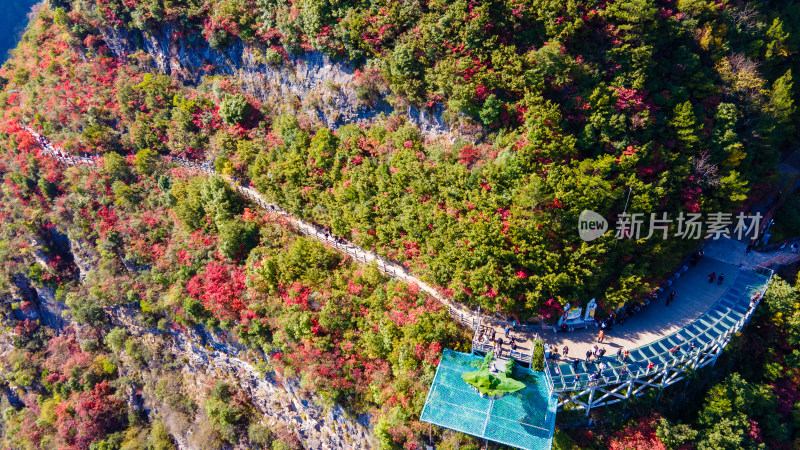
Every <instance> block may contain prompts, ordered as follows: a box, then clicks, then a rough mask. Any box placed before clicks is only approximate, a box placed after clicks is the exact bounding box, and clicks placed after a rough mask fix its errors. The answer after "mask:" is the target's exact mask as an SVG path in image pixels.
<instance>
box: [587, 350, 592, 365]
mask: <svg viewBox="0 0 800 450" xmlns="http://www.w3.org/2000/svg"><path fill="white" fill-rule="evenodd" d="M590 359H592V351H591V350H586V362H589V360H590Z"/></svg>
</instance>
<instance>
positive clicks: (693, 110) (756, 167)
mask: <svg viewBox="0 0 800 450" xmlns="http://www.w3.org/2000/svg"><path fill="white" fill-rule="evenodd" d="M52 6H53V8H54V10H53V11H52V12H50V11H48V12H47V13H45V14H43V16H42V19H41V21H40V22H39V23H38V24H37V25H36V26H35V27H34V28H33V29H32V30H31V31H30V32H29V34H28V36H27V38H26V39H27V40H28V41H29V42H33V41H38V40H44V41H45V42H47V43H48V44H46V45H45V46H48V45H50V44H49V43H52V44H55V43H56V42H62V44H59V45H60V47H59V49H58V51H56V52H55V53H54V52H52V51H45V50H44V48H43V47H37V48H32V49H31V50H30V51H31V52H34V54H30V55H29V56H30V58H25V59H18V60H16V61H13V62H11V63H9V64H8V65H7V66H6V67H5V68H4V71H3V73H4V75H3V76H4V77H5V78H6V79H8V85H9V87H11V86H16V85H20V87H23V86H22V85H23V84H24V87H23V89H22V92H21V93H20V94H19V97H17V98H16V99H15V100H16V101H17V102H18V104H19V105H21V111H20V115H21V116H25V115H27V117H31V118H32V119H33V120H34V123H35V124H36V125H37V126H41V127H42V128H43V129H44V130H45V131H46V132H47V134H48V135H52V136H53V138H55V139H57V140H58V141H60V142H61V143H63V144H64V145H65V146H66V147H67V148H70V149H72V150H73V151H75V152H78V153H80V152H92V153H94V152H100V153H105V152H121V153H123V154H124V153H125V152H127V151H137V152H138V151H143V150H147V151H152V152H157V153H161V154H168V153H171V154H173V155H190V156H201V157H205V158H208V159H210V160H212V161H213V162H214V164H215V166H216V167H217V168H218V169H220V170H222V171H223V173H227V174H233V175H236V176H238V177H242V178H246V179H248V180H250V181H252V182H253V183H254V184H255V186H256V187H257V188H258V189H259V190H260V191H261V192H263V193H265V194H266V195H267V197H268V198H269V199H271V200H275V201H277V202H278V203H279V204H282V205H285V206H286V207H288V208H289V209H290V210H291V211H292V212H294V213H296V214H298V215H299V216H301V217H304V218H307V219H310V220H312V221H315V222H317V223H320V224H323V225H325V226H326V227H329V228H330V230H332V231H333V232H334V233H335V234H337V235H341V236H344V237H346V238H351V239H353V240H354V241H355V242H357V243H358V244H360V245H361V246H363V247H366V248H374V249H375V250H377V251H378V252H380V253H382V254H384V255H386V256H389V257H391V258H394V259H398V260H401V261H405V262H406V263H407V264H408V265H409V266H410V267H411V268H412V270H413V271H414V272H416V273H419V274H421V275H422V276H423V277H424V278H425V279H426V280H427V281H430V282H432V283H433V284H434V285H436V286H440V287H441V288H442V289H443V290H444V292H446V293H447V294H448V295H451V296H453V297H454V298H455V299H457V300H459V301H461V302H464V303H466V304H468V305H472V306H476V305H481V306H483V308H484V309H486V310H501V311H506V312H517V313H522V315H523V316H524V317H528V316H532V315H537V314H538V313H540V312H541V308H543V307H545V304H551V305H552V304H554V303H560V304H564V303H566V302H567V301H570V302H573V303H574V302H576V301H577V302H585V301H586V300H587V299H589V298H592V297H597V298H599V299H601V301H602V302H603V303H604V304H607V305H608V308H609V309H615V308H616V307H618V306H620V305H621V304H623V303H624V302H626V301H630V300H632V299H635V298H637V297H638V296H640V295H642V293H644V292H646V291H647V290H649V289H650V288H652V287H654V286H655V285H657V284H658V283H659V282H660V281H661V280H662V279H663V278H662V277H663V276H665V275H666V274H667V273H668V272H669V270H670V269H671V268H672V267H673V266H674V265H675V264H676V263H677V262H678V261H679V259H680V258H681V257H682V256H684V255H685V254H686V253H687V252H688V251H689V250H691V249H692V248H693V247H694V246H696V245H697V242H696V241H687V240H681V239H673V240H671V241H667V242H664V241H663V240H661V239H656V238H651V239H648V240H644V239H640V240H639V241H634V240H630V239H628V240H623V241H618V240H617V239H615V238H614V236H613V233H608V234H607V235H606V236H605V237H604V238H601V239H599V240H598V241H595V242H591V243H584V242H583V241H581V240H580V239H579V236H578V235H577V233H576V225H577V218H578V215H579V213H580V212H581V211H583V210H584V209H591V210H594V211H598V212H600V213H601V214H602V215H604V216H606V217H607V218H608V219H609V220H612V221H613V220H615V219H616V217H617V215H618V214H619V213H620V212H622V211H623V209H624V208H625V205H626V200H628V198H629V199H630V201H629V205H628V206H627V212H631V213H635V212H640V213H644V214H645V217H649V215H650V213H657V214H658V215H659V217H660V215H661V214H662V213H665V212H666V213H669V215H670V217H676V216H677V215H678V214H679V213H680V212H702V213H711V212H717V211H722V212H736V211H741V210H744V209H745V208H746V207H747V205H748V204H749V203H756V202H758V201H760V200H761V195H762V193H763V192H764V191H768V190H769V186H770V180H771V179H772V178H771V177H772V175H773V173H774V168H775V165H776V163H777V162H778V161H779V159H780V156H781V154H782V151H784V150H785V149H787V148H789V147H790V146H791V145H792V144H793V143H794V142H795V141H796V133H795V129H794V127H793V123H794V120H795V119H796V118H797V108H796V107H795V105H794V103H793V100H794V84H793V79H792V69H793V68H794V67H793V64H796V62H795V61H796V58H793V55H794V53H795V51H796V49H797V45H796V44H797V38H796V37H795V35H793V34H792V33H791V31H792V30H793V29H794V28H795V27H796V26H798V23H797V15H796V14H792V12H793V11H795V9H796V8H797V7H796V6H794V5H786V4H780V5H775V6H774V7H770V5H768V4H766V5H763V6H762V7H761V8H760V9H755V8H754V7H753V6H751V5H744V4H737V3H735V2H706V1H679V2H668V1H662V2H655V3H652V2H646V1H633V2H591V1H587V2H572V1H570V2H546V1H533V2H510V1H509V2H483V3H479V2H474V1H473V2H455V3H444V2H417V1H408V2H399V3H398V2H386V3H384V2H374V3H373V2H330V3H328V2H316V1H314V2H291V3H283V2H271V1H246V0H230V1H228V0H225V1H205V2H199V1H175V2H170V3H167V4H163V3H162V2H138V1H125V2H121V1H118V0H111V1H106V0H104V1H97V2H92V1H88V0H81V1H75V2H54V3H53V4H52ZM112 28H115V29H124V30H127V32H128V33H129V34H130V35H131V36H141V37H142V38H141V39H144V38H147V36H153V35H156V34H158V33H161V34H163V33H164V31H163V30H164V29H169V30H171V31H170V34H169V35H168V36H167V37H165V39H167V40H172V41H180V40H182V39H184V40H188V41H189V42H190V43H192V44H191V45H195V46H197V48H201V47H203V46H210V47H211V48H212V49H220V51H224V50H225V49H226V48H229V47H230V46H235V45H241V44H244V45H246V46H247V48H248V49H250V51H251V52H253V53H256V54H258V55H259V56H260V57H262V58H263V60H264V61H267V62H268V64H281V61H283V60H284V59H285V57H286V56H288V55H289V54H296V53H303V52H309V51H320V52H323V53H326V54H328V55H330V56H332V57H333V58H337V59H344V60H348V61H350V62H351V63H352V64H353V65H354V67H356V70H357V75H359V76H358V77H357V81H358V83H357V91H358V93H359V98H362V99H363V101H364V102H367V103H368V102H370V101H375V100H376V99H381V98H384V99H385V100H386V101H388V102H390V103H392V104H394V105H396V106H398V107H401V109H402V105H404V104H409V105H415V106H417V107H421V108H428V107H431V108H434V109H436V108H438V107H442V108H443V118H444V120H446V121H448V122H449V123H450V124H451V125H452V126H453V127H456V128H458V127H459V125H457V124H459V123H460V124H462V125H463V124H464V123H469V124H472V125H478V126H479V127H480V128H481V129H482V132H481V134H480V137H479V138H478V139H477V140H472V141H470V140H464V139H456V140H455V141H454V142H448V141H446V140H442V139H438V140H436V139H429V138H430V136H425V135H424V134H421V133H419V131H418V130H417V129H415V127H414V126H413V125H412V124H410V123H409V122H407V121H406V120H405V119H404V118H403V117H402V115H399V116H398V115H392V116H389V117H386V118H385V119H377V120H375V121H372V122H371V123H369V124H366V125H364V124H362V125H361V126H356V125H345V126H342V127H339V128H338V129H335V130H330V129H327V128H325V127H324V126H319V125H318V124H315V122H314V121H313V120H310V119H309V118H308V117H309V114H308V111H299V113H300V114H297V113H298V111H294V110H293V109H292V105H291V102H288V103H289V104H284V105H280V104H278V105H276V104H274V103H272V101H265V99H262V98H258V97H254V96H252V95H250V93H248V92H247V91H246V90H245V91H243V90H242V87H241V86H240V85H239V84H238V83H237V81H236V78H235V77H234V78H230V77H220V76H214V75H213V69H212V70H211V71H210V74H209V75H207V76H205V77H204V78H203V81H202V82H201V83H200V84H199V85H182V84H180V83H178V82H177V81H176V80H175V79H174V78H168V77H164V76H162V75H158V74H157V73H153V72H152V70H153V67H152V66H151V65H150V64H149V62H148V56H147V55H146V54H144V53H139V54H135V55H132V56H131V57H129V58H127V60H124V61H123V60H120V59H118V58H114V57H113V56H112V55H111V53H110V51H109V49H108V45H107V43H105V42H104V36H108V30H109V29H112ZM154 33H155V34H154ZM134 40H136V39H134ZM65 46H66V47H65ZM22 51H23V49H22V48H21V49H20V50H18V52H22ZM75 52H77V54H79V55H82V56H81V57H82V58H84V60H85V58H86V57H89V58H93V59H92V60H91V62H90V63H87V62H85V61H84V60H82V61H81V63H82V64H83V65H84V66H86V68H85V70H83V71H81V72H78V71H76V67H75V66H72V65H71V63H72V62H75V60H74V58H75V57H76V53H75ZM69 58H73V60H72V61H70V62H67V61H69ZM98 68H99V70H98ZM68 69H69V72H66V71H67V70H68ZM197 69H198V70H200V68H197ZM92 72H95V73H92ZM68 74H69V75H68ZM66 76H69V82H68V83H67V86H65V81H67V79H66V78H65V77H66ZM87 77H95V80H94V81H92V82H91V83H89V82H88V80H89V78H87ZM75 78H78V79H83V84H85V86H81V84H82V83H79V82H77V80H76V79H75ZM335 88H336V87H335V86H334V87H332V89H335ZM76 89H85V90H84V91H83V92H82V96H81V97H82V98H81V100H79V101H77V102H76V101H75V100H68V101H67V104H66V105H64V106H65V107H62V108H47V109H46V110H41V109H40V110H37V111H33V110H31V107H32V105H34V104H50V105H54V104H57V103H58V102H61V101H63V100H64V98H65V97H66V96H72V95H73V93H72V92H70V91H71V90H76ZM73 102H74V104H72V103H73ZM437 105H438V106H437ZM87 115H88V117H87ZM298 118H299V119H298ZM612 226H613V222H612ZM551 299H552V300H551Z"/></svg>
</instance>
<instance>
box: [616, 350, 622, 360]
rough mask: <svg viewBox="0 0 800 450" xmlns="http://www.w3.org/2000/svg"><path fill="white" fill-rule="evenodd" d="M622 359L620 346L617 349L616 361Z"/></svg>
mask: <svg viewBox="0 0 800 450" xmlns="http://www.w3.org/2000/svg"><path fill="white" fill-rule="evenodd" d="M620 359H622V347H620V348H619V349H618V350H617V361H619V360H620Z"/></svg>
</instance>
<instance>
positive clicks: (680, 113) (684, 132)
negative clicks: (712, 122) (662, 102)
mask: <svg viewBox="0 0 800 450" xmlns="http://www.w3.org/2000/svg"><path fill="white" fill-rule="evenodd" d="M671 125H672V129H673V130H675V135H676V137H677V138H678V142H679V144H680V145H681V147H683V148H684V149H685V150H686V151H688V152H690V153H692V152H694V151H695V150H697V148H698V147H699V145H700V129H701V125H700V124H699V123H698V121H697V116H696V115H695V113H694V108H693V107H692V102H690V101H688V100H687V101H686V102H684V103H680V104H678V105H677V106H676V107H675V112H674V117H673V119H672V122H671Z"/></svg>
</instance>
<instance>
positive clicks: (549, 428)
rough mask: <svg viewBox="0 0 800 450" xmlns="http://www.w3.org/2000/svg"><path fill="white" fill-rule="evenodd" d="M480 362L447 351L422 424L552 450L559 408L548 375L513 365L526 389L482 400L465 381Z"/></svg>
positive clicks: (528, 449) (536, 449) (532, 449)
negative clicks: (557, 408)
mask: <svg viewBox="0 0 800 450" xmlns="http://www.w3.org/2000/svg"><path fill="white" fill-rule="evenodd" d="M482 362H483V358H482V357H480V356H476V355H472V354H469V353H459V352H455V351H452V350H447V349H445V350H444V352H443V353H442V359H441V361H440V362H439V367H438V368H437V369H436V376H435V377H434V379H433V383H432V384H431V388H430V390H429V391H428V398H427V400H426V401H425V407H424V408H423V409H422V415H421V416H420V420H421V421H423V422H428V423H432V424H434V425H438V426H440V427H444V428H449V429H451V430H455V431H459V432H461V433H466V434H470V435H472V436H476V437H479V438H481V439H488V440H490V441H493V442H499V443H501V444H505V445H509V446H512V447H517V448H521V449H525V450H541V449H549V448H551V446H552V441H553V430H554V429H555V420H556V406H557V403H558V402H557V400H556V398H555V397H553V396H552V394H551V393H552V387H551V386H550V385H549V384H548V380H547V378H546V377H545V375H544V373H542V372H534V371H531V370H530V369H526V368H524V367H522V366H520V365H518V364H515V366H514V378H515V379H518V380H520V381H522V382H523V383H525V388H524V389H522V390H521V391H518V392H514V393H510V394H505V395H503V396H502V397H499V398H496V396H495V397H490V396H482V395H481V394H480V393H479V392H478V391H477V390H476V389H475V388H473V387H472V386H470V385H468V384H467V383H466V382H465V381H464V380H463V379H462V377H461V376H462V375H463V374H465V373H467V372H471V371H475V370H478V368H479V367H480V365H481V363H482ZM507 363H508V364H514V363H513V361H511V360H508V362H507Z"/></svg>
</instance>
